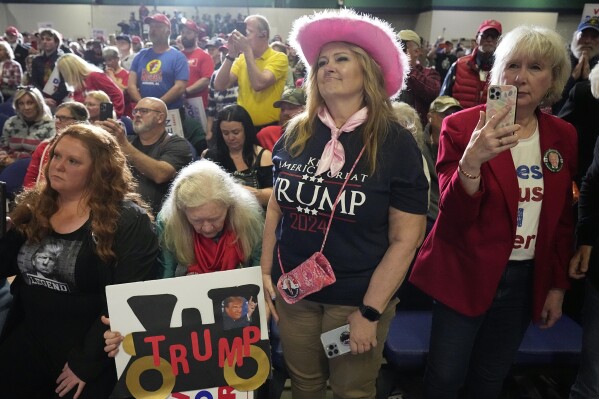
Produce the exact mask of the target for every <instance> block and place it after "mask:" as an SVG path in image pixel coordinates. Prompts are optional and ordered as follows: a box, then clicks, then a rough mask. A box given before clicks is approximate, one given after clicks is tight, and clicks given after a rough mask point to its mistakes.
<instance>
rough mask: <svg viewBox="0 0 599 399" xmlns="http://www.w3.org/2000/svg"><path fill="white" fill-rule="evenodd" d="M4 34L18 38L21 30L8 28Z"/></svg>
mask: <svg viewBox="0 0 599 399" xmlns="http://www.w3.org/2000/svg"><path fill="white" fill-rule="evenodd" d="M4 32H5V33H6V34H7V35H11V36H17V35H18V34H19V30H18V29H17V28H15V27H14V26H9V27H8V28H6V30H5V31H4Z"/></svg>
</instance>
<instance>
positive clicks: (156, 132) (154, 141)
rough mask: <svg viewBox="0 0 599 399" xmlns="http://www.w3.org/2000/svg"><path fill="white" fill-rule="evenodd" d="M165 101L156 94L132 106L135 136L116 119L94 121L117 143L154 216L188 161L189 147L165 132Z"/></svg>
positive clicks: (181, 140) (180, 139)
mask: <svg viewBox="0 0 599 399" xmlns="http://www.w3.org/2000/svg"><path fill="white" fill-rule="evenodd" d="M166 113H167V108H166V104H165V103H164V102H163V101H162V100H160V99H158V98H155V97H145V98H142V99H141V100H140V101H139V102H138V103H137V105H136V106H135V108H134V109H133V112H132V114H133V130H135V133H136V135H135V136H129V137H128V136H127V134H126V133H125V129H124V128H123V127H122V125H120V124H119V123H118V122H117V121H115V120H113V119H108V120H106V121H100V122H97V124H98V125H100V126H102V127H103V128H104V129H106V130H107V131H108V132H110V133H111V134H112V135H114V137H115V138H116V139H117V141H118V142H119V145H120V146H121V149H122V150H123V153H124V154H125V155H126V156H127V160H128V161H129V165H130V167H131V171H132V172H133V176H134V177H135V179H136V180H137V181H138V184H139V185H138V188H137V191H138V192H139V194H140V195H141V196H142V198H143V199H144V200H145V201H146V202H148V203H149V204H150V206H151V207H152V211H153V213H154V215H157V214H158V212H159V211H160V207H161V206H162V201H163V200H164V197H165V196H166V193H167V191H168V188H169V186H170V184H171V182H172V181H173V179H174V178H175V175H176V174H177V172H178V171H179V170H181V168H183V167H184V166H185V165H187V164H188V163H190V162H191V147H190V145H189V143H188V142H187V140H185V139H184V138H183V137H179V136H176V135H171V134H168V133H167V132H166Z"/></svg>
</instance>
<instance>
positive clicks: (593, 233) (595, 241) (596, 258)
mask: <svg viewBox="0 0 599 399" xmlns="http://www.w3.org/2000/svg"><path fill="white" fill-rule="evenodd" d="M576 236H577V244H578V245H579V246H580V245H592V246H593V251H592V252H591V260H590V262H589V271H588V272H587V278H588V279H589V280H590V282H591V284H593V286H594V287H595V289H599V141H597V144H595V151H594V154H593V163H592V164H591V166H590V167H589V169H588V171H587V174H586V175H585V177H584V179H583V180H582V187H581V188H580V200H579V202H578V225H577V227H576Z"/></svg>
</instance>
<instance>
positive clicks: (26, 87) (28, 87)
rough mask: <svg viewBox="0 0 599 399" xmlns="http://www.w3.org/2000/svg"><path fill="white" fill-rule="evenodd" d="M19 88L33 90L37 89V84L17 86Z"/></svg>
mask: <svg viewBox="0 0 599 399" xmlns="http://www.w3.org/2000/svg"><path fill="white" fill-rule="evenodd" d="M17 90H25V91H33V90H35V86H31V85H29V86H17Z"/></svg>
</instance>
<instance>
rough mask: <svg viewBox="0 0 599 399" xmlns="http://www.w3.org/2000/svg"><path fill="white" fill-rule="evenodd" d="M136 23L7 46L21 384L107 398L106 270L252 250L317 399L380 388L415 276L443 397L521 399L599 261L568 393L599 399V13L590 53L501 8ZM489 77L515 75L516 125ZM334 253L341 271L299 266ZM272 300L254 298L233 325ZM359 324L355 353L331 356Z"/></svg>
mask: <svg viewBox="0 0 599 399" xmlns="http://www.w3.org/2000/svg"><path fill="white" fill-rule="evenodd" d="M141 24H147V25H148V26H149V30H148V34H147V37H146V38H145V40H144V38H143V37H144V36H143V34H142V32H141V30H140V26H141ZM118 25H119V27H120V28H121V32H120V33H119V34H115V35H111V36H110V37H109V38H107V39H106V40H104V39H103V38H97V39H94V40H90V41H88V42H86V41H83V40H81V41H79V40H74V41H69V40H65V38H63V36H62V35H61V34H60V32H58V31H57V30H55V29H53V28H42V29H41V30H40V31H39V32H38V33H36V34H35V35H31V34H28V33H25V32H20V31H19V29H18V28H16V27H13V26H10V27H7V28H6V29H5V36H4V39H3V40H2V41H0V70H1V74H2V80H1V82H0V92H1V95H2V99H1V100H2V104H0V124H1V125H2V135H1V136H0V181H9V180H11V179H12V180H15V179H17V180H19V179H20V180H19V184H17V185H16V186H14V187H11V189H10V190H9V197H10V198H9V199H10V214H9V215H10V216H9V217H8V218H7V231H6V232H1V233H2V234H1V235H0V237H1V238H0V257H2V259H3V261H2V265H1V266H0V282H1V283H2V284H0V304H3V305H2V306H3V307H1V308H0V331H1V334H0V374H1V375H2V376H3V378H6V382H5V383H3V392H4V393H5V394H6V395H8V396H7V397H15V398H18V397H23V398H36V397H39V398H45V397H49V396H52V395H53V394H54V393H56V394H59V395H60V396H61V397H63V396H65V395H66V396H67V397H74V398H107V397H108V396H109V394H110V392H111V390H112V387H113V386H114V384H115V382H116V371H115V368H114V362H113V361H112V359H111V357H114V356H115V354H116V353H117V352H118V350H119V347H120V344H121V342H122V340H123V337H122V335H121V334H120V333H119V332H118V331H112V330H111V329H110V327H109V318H108V314H107V306H106V298H105V291H104V289H105V287H106V286H107V285H110V284H119V283H125V282H134V281H142V280H149V279H156V278H171V277H176V276H177V277H178V276H185V275H192V274H203V273H211V272H218V271H224V270H231V269H236V268H240V267H260V268H261V273H262V276H263V286H264V291H265V292H264V294H265V303H266V306H267V308H268V309H265V311H267V312H268V313H269V315H270V317H272V318H273V319H274V320H275V321H276V323H278V329H279V332H280V339H281V343H282V347H283V353H284V358H285V365H286V370H287V372H288V373H289V376H290V378H291V389H292V394H293V397H294V398H299V399H302V398H324V397H325V394H326V391H327V387H329V386H330V388H331V389H332V391H333V393H334V395H335V396H336V397H343V398H374V397H375V395H376V379H377V375H378V372H379V368H380V366H381V363H382V362H383V343H384V341H385V339H386V337H387V334H388V332H389V328H390V324H391V320H392V318H393V317H394V315H395V312H396V308H397V306H398V302H399V300H398V292H399V299H401V300H402V302H405V303H410V301H411V299H413V298H412V297H411V295H415V293H416V292H418V295H421V296H422V297H423V298H425V299H424V300H425V301H427V302H428V304H429V306H430V307H431V308H432V315H433V319H432V331H431V339H430V348H429V355H428V358H427V363H426V370H425V372H424V384H423V387H424V392H423V396H424V397H425V398H427V399H429V398H431V399H432V398H458V397H466V398H499V397H500V395H501V392H502V386H503V383H504V381H505V379H506V377H507V375H508V373H509V371H510V366H511V364H512V362H513V359H514V357H515V355H516V352H517V350H518V347H519V345H520V342H521V341H522V338H523V336H524V333H525V331H526V329H527V328H528V326H529V324H530V323H531V322H533V323H537V324H538V325H540V326H541V328H551V327H552V326H553V325H554V324H555V323H556V322H557V321H558V320H559V318H560V317H561V315H562V309H563V302H564V296H565V294H566V292H567V290H568V289H569V288H570V284H571V279H575V280H578V279H582V278H585V277H586V279H587V282H586V285H585V292H586V298H585V303H584V309H583V312H582V323H583V328H584V340H583V347H582V355H581V365H580V370H579V372H578V377H577V379H576V381H575V383H574V385H573V387H572V391H571V394H570V398H572V399H578V398H593V397H599V356H598V354H597V353H598V351H597V340H596V337H597V336H598V334H599V322H598V321H599V317H598V316H599V300H598V297H599V293H598V289H599V281H598V280H597V276H598V275H599V268H598V267H597V265H596V263H597V256H596V254H595V252H593V251H592V249H593V247H594V246H595V245H596V244H598V243H599V207H598V204H599V198H597V193H598V192H599V182H598V181H597V179H598V176H599V143H597V144H596V142H597V136H598V133H597V132H596V131H595V129H594V125H595V124H594V123H593V122H592V120H593V119H592V117H593V115H594V112H596V110H597V105H599V66H597V65H596V64H597V61H598V60H599V18H597V17H593V18H590V19H587V20H585V21H583V22H581V23H580V25H579V26H578V27H577V29H576V31H575V32H574V33H573V37H572V40H571V43H569V46H568V45H566V43H565V41H564V40H563V39H562V38H561V36H560V35H559V34H558V33H556V32H555V31H553V30H551V29H547V28H541V27H533V26H519V27H516V28H514V29H513V30H511V31H509V32H504V31H503V27H502V24H501V23H500V22H499V21H497V20H494V19H487V20H484V21H483V22H482V23H481V24H480V25H479V26H478V29H477V30H476V32H475V38H474V39H473V40H472V41H471V43H470V47H469V48H466V47H465V46H464V45H463V43H462V42H459V43H457V44H456V46H455V48H454V43H453V42H451V41H448V40H445V39H444V38H439V40H438V41H437V43H435V44H434V45H433V46H428V45H427V44H426V42H425V41H424V40H423V39H422V37H421V36H420V35H419V34H418V33H417V32H415V31H413V30H407V29H404V30H396V29H394V28H393V27H392V26H391V25H390V24H389V23H387V22H385V21H383V20H380V19H377V18H374V17H372V16H369V15H362V14H358V13H357V12H355V11H353V10H351V9H340V10H327V11H321V12H315V13H314V14H312V15H306V16H303V17H300V18H299V19H297V20H296V21H295V22H294V24H293V26H292V27H291V34H290V37H289V41H288V42H285V41H284V40H282V38H280V37H271V31H270V25H269V22H268V20H267V19H266V18H265V17H263V16H261V15H250V16H247V17H246V16H242V15H238V16H237V17H236V18H233V17H232V16H230V15H225V16H220V15H215V16H214V18H212V17H211V16H209V15H204V16H202V17H201V18H191V19H187V18H185V16H183V15H182V14H181V13H177V12H175V13H174V16H172V17H171V16H169V15H166V14H164V13H160V12H156V13H150V11H149V10H148V9H147V8H146V7H145V6H142V7H140V10H139V19H137V18H136V15H135V14H134V13H132V14H131V18H130V20H129V21H122V22H121V23H119V24H118ZM490 86H499V87H508V86H510V87H511V86H515V87H516V89H517V96H516V100H515V105H514V106H513V107H515V119H514V120H513V121H507V123H506V121H504V118H505V117H506V116H507V115H508V114H510V111H513V109H512V106H509V105H508V106H505V107H503V108H501V109H500V110H499V111H498V112H497V113H496V114H494V115H490V114H488V113H487V112H486V111H487V106H486V102H487V98H488V92H489V91H490V90H489V87H490ZM512 114H513V112H512ZM173 121H175V122H176V123H175V124H178V123H179V122H180V131H179V134H176V133H174V132H171V131H170V130H169V126H171V125H172V124H173ZM593 149H594V152H593ZM587 170H588V172H587ZM320 267H323V268H328V269H330V270H332V272H333V273H334V279H333V281H330V280H326V281H325V280H322V281H321V280H318V281H310V282H309V283H308V284H306V282H305V281H302V280H301V279H298V277H297V276H298V275H302V274H303V275H306V273H309V274H310V275H311V276H316V275H319V274H318V273H313V269H311V268H320ZM304 269H307V270H304ZM7 278H10V281H11V283H10V284H9V283H8V282H7V280H6V279H7ZM315 278H316V277H315ZM448 282H451V284H448ZM407 286H409V287H412V291H410V290H405V289H404V288H405V287H407ZM315 287H318V288H315ZM400 287H401V289H400ZM9 290H10V293H9ZM398 290H399V291H398ZM11 294H12V300H10V298H11ZM7 298H9V300H7ZM6 304H9V305H6ZM256 306H257V302H256V301H252V300H250V301H245V302H244V301H243V298H233V299H231V301H230V303H227V306H225V308H226V309H227V310H228V311H227V317H229V318H231V320H230V322H229V327H230V328H241V327H242V326H246V325H248V320H249V319H251V312H253V311H254V309H255V307H256ZM244 307H248V309H247V310H246V312H247V313H246V314H243V315H242V314H241V313H242V312H240V309H243V308H244ZM229 308H230V309H229ZM233 308H235V311H233V310H232V309H233ZM233 315H235V317H233ZM5 317H6V321H4V318H5ZM345 324H348V325H349V330H350V337H349V339H348V341H347V344H348V345H349V352H351V353H350V354H346V355H343V356H338V357H332V358H329V357H327V354H326V353H325V351H324V350H323V348H322V344H321V341H320V336H321V334H322V333H325V332H327V331H330V330H333V329H335V328H338V327H341V326H343V325H345ZM406 328H407V326H406Z"/></svg>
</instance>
